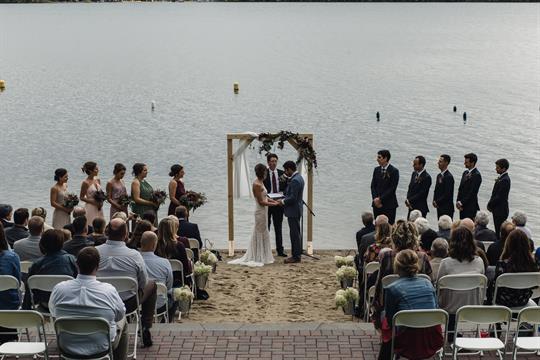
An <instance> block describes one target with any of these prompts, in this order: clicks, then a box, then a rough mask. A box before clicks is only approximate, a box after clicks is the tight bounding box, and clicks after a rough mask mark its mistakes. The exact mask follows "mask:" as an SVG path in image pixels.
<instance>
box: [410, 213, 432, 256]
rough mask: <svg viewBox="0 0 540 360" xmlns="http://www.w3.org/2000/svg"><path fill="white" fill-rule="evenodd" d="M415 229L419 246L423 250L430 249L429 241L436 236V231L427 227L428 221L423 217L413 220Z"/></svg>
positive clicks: (427, 250)
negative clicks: (418, 238)
mask: <svg viewBox="0 0 540 360" xmlns="http://www.w3.org/2000/svg"><path fill="white" fill-rule="evenodd" d="M414 225H415V226H416V230H418V234H419V235H420V246H422V249H423V250H424V251H425V252H428V253H429V251H430V250H431V243H432V242H433V240H435V239H436V238H437V233H436V232H435V230H432V229H431V228H430V227H429V222H428V221H427V219H426V218H424V217H419V218H418V219H416V220H415V221H414Z"/></svg>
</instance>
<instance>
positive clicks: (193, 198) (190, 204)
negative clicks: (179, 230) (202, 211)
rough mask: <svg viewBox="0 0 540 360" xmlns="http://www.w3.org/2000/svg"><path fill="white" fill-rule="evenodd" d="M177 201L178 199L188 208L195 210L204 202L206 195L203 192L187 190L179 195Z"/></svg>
mask: <svg viewBox="0 0 540 360" xmlns="http://www.w3.org/2000/svg"><path fill="white" fill-rule="evenodd" d="M178 201H180V204H182V205H184V206H185V207H186V208H187V209H188V210H191V209H193V211H195V210H196V209H197V208H199V207H201V206H203V205H204V204H205V203H206V195H204V193H198V192H195V191H188V192H186V193H185V194H184V195H182V196H180V199H178Z"/></svg>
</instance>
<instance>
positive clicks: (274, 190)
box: [272, 171, 278, 193]
mask: <svg viewBox="0 0 540 360" xmlns="http://www.w3.org/2000/svg"><path fill="white" fill-rule="evenodd" d="M272 192H273V193H277V192H278V187H277V178H276V172H275V171H272Z"/></svg>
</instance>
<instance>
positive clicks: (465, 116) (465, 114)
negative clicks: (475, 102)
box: [463, 112, 467, 122]
mask: <svg viewBox="0 0 540 360" xmlns="http://www.w3.org/2000/svg"><path fill="white" fill-rule="evenodd" d="M465 121H467V113H466V112H464V113H463V122H465Z"/></svg>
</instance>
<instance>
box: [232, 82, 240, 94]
mask: <svg viewBox="0 0 540 360" xmlns="http://www.w3.org/2000/svg"><path fill="white" fill-rule="evenodd" d="M233 90H234V93H235V94H238V92H239V91H240V84H238V83H237V82H235V83H234V84H233Z"/></svg>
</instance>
